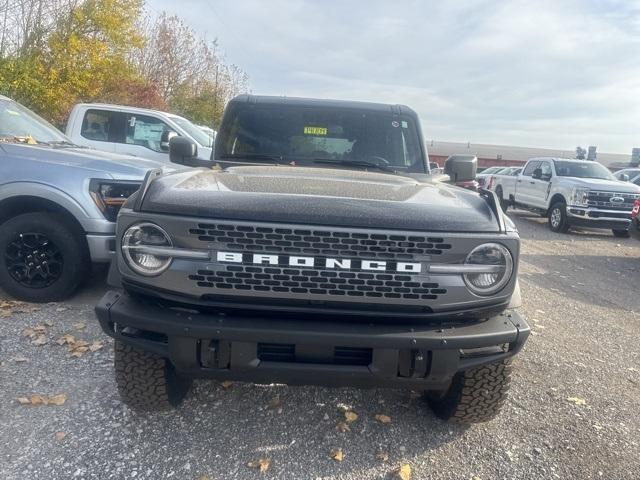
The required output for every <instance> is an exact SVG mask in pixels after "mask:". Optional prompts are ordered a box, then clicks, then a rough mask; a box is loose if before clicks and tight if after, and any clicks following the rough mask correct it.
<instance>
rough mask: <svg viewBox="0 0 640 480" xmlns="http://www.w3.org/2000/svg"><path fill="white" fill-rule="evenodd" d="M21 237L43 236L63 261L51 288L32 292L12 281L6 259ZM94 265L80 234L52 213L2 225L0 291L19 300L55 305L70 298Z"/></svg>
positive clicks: (25, 215) (62, 218) (44, 213)
mask: <svg viewBox="0 0 640 480" xmlns="http://www.w3.org/2000/svg"><path fill="white" fill-rule="evenodd" d="M21 233H32V234H38V235H42V236H43V237H46V238H47V239H49V240H50V241H51V242H52V244H53V245H55V247H56V249H57V250H58V251H59V252H60V255H61V257H62V271H61V273H60V274H59V277H58V278H57V279H56V280H55V281H54V282H53V283H52V284H50V285H47V286H42V287H39V288H33V287H31V286H26V285H23V284H21V283H19V282H18V281H16V279H15V278H13V277H12V276H11V274H10V272H9V267H8V264H7V262H8V260H7V258H6V257H5V255H6V252H7V249H8V248H9V245H10V244H11V243H13V242H14V241H15V239H16V236H18V235H20V234H21ZM90 266H91V261H90V258H89V250H88V247H87V244H86V241H85V240H84V238H83V237H82V234H81V232H78V231H77V229H75V228H74V227H73V225H71V224H70V223H69V222H68V221H67V220H66V219H65V218H64V217H63V216H61V215H58V214H55V213H51V212H33V213H25V214H22V215H18V216H16V217H13V218H11V219H9V220H7V221H6V222H4V223H2V224H0V288H2V289H3V290H5V291H6V292H7V293H8V294H9V295H11V296H12V297H14V298H17V299H18V300H24V301H27V302H36V303H43V302H56V301H60V300H64V299H66V298H68V297H70V296H71V295H72V294H73V293H74V292H75V291H76V290H77V288H78V286H79V285H80V284H81V283H82V281H83V280H85V279H86V277H87V275H88V274H89V272H90Z"/></svg>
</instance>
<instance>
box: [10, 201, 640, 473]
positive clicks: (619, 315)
mask: <svg viewBox="0 0 640 480" xmlns="http://www.w3.org/2000/svg"><path fill="white" fill-rule="evenodd" d="M511 216H512V218H513V219H514V220H515V222H516V223H517V225H518V228H519V229H520V232H521V235H522V238H523V256H522V262H521V270H520V283H521V287H522V296H523V300H524V307H523V309H522V311H523V313H524V315H525V317H526V318H527V320H528V321H529V323H530V324H531V326H532V330H533V335H532V336H531V337H530V340H529V342H528V343H527V345H526V347H525V349H524V351H523V352H522V353H521V355H520V356H519V357H518V358H517V359H516V362H515V364H516V368H515V375H514V378H513V387H512V390H511V396H510V399H509V401H508V403H507V404H506V405H505V408H504V410H503V413H502V414H501V415H500V416H499V417H498V418H497V419H496V420H494V421H492V422H490V423H488V424H483V425H477V426H473V427H471V428H467V429H464V428H460V427H456V426H452V425H449V424H446V423H443V422H441V421H440V420H438V419H436V418H435V417H434V416H433V414H432V413H431V412H430V410H429V409H428V408H427V407H426V406H425V405H424V404H423V403H422V401H421V400H420V399H419V398H414V396H412V395H410V394H408V393H407V392H399V391H394V390H388V391H387V390H370V391H359V390H349V389H344V390H339V389H327V388H316V387H286V386H256V385H250V384H233V385H231V386H229V387H227V388H225V387H223V386H222V385H220V384H217V383H214V382H197V383H196V385H195V389H194V391H193V393H192V394H191V395H190V396H189V397H188V399H187V400H186V401H185V403H184V405H183V406H182V407H181V408H179V409H178V410H176V411H173V412H169V413H163V414H154V415H140V414H135V413H133V412H131V411H129V410H128V409H127V408H126V407H125V406H124V405H123V404H122V403H121V402H120V400H119V398H118V394H117V392H116V388H115V384H114V380H113V375H112V366H111V363H112V342H111V341H110V340H109V339H108V338H106V337H105V336H104V335H102V333H101V331H100V329H99V327H98V325H97V322H96V321H95V319H94V315H93V310H92V308H93V303H95V301H96V300H97V298H99V296H100V294H101V293H102V292H103V291H104V290H105V288H106V287H105V286H104V285H103V284H102V278H101V277H98V278H96V279H94V281H93V284H92V285H91V286H90V287H89V288H88V289H87V290H85V292H83V293H82V294H81V295H80V296H79V297H77V298H76V299H74V300H73V301H71V302H67V303H64V304H48V305H39V306H32V305H22V306H19V307H5V308H4V309H2V308H0V362H1V365H0V385H1V390H0V392H1V393H0V395H1V398H0V439H1V441H0V478H2V479H6V480H11V479H25V478H29V479H40V478H42V479H57V478H101V479H102V478H116V479H123V478H145V479H147V478H148V479H160V478H176V479H210V480H213V479H231V478H234V479H235V478H238V479H245V478H246V479H253V478H284V479H307V478H309V479H316V478H322V479H365V478H366V479H369V478H389V472H391V471H392V470H393V469H394V468H395V467H397V466H398V465H400V464H408V465H410V466H411V469H412V472H413V474H412V478H414V479H427V478H444V479H483V480H485V479H496V478H528V479H534V478H545V479H546V478H581V479H587V478H607V479H608V478H611V479H636V478H638V470H639V467H640V460H639V459H640V343H639V342H638V338H639V337H638V328H639V327H640V295H639V294H638V288H637V287H638V280H639V279H640V242H638V241H637V240H634V239H624V240H621V239H615V238H613V237H612V236H611V234H610V232H606V231H605V232H597V231H586V230H585V231H577V232H573V233H571V234H568V235H560V234H553V233H552V232H550V231H549V229H548V227H547V225H546V221H545V220H544V219H541V218H539V217H536V216H534V215H532V214H529V213H525V212H519V211H516V212H514V213H512V214H511ZM0 298H2V297H1V294H0ZM0 305H2V300H0ZM36 325H44V326H45V327H46V328H45V329H44V331H35V332H33V335H32V338H29V337H25V336H24V335H23V332H24V331H25V329H28V328H31V327H34V326H36ZM85 325H86V326H85ZM64 334H71V335H73V337H74V341H73V342H71V341H69V342H68V344H67V345H58V343H56V339H58V338H59V337H61V336H62V335H64ZM40 336H42V337H43V338H44V340H46V343H45V344H43V345H37V344H38V343H43V342H44V340H42V339H41V340H38V339H39V338H40ZM78 339H81V340H85V341H87V342H89V345H88V346H91V345H93V349H96V350H95V351H91V349H90V350H88V351H86V352H82V351H81V350H82V348H78V347H82V346H83V344H82V343H77V340H78ZM94 340H98V341H102V342H103V343H104V347H103V348H100V345H101V344H100V343H95V344H94V343H93V342H94ZM72 348H76V350H74V351H76V352H77V353H78V355H79V357H78V358H76V357H72V356H70V353H69V349H72ZM33 394H40V395H44V396H53V395H57V394H64V395H66V401H65V403H64V404H63V405H46V406H45V405H39V406H31V405H21V404H20V403H19V402H18V401H17V400H16V399H18V398H20V397H30V396H31V395H33ZM340 404H345V405H349V406H351V407H352V408H353V411H355V412H356V413H357V414H358V419H357V420H356V421H354V422H353V423H351V425H350V428H351V430H350V431H348V432H339V431H338V430H336V424H337V423H338V422H339V421H340V420H342V419H343V416H342V414H341V413H340V412H339V411H338V406H339V405H340ZM376 414H384V415H387V416H389V417H390V418H391V422H390V423H387V424H382V423H380V422H377V421H376V420H375V419H374V416H375V415H376ZM336 448H341V449H342V452H343V454H344V459H343V460H342V461H341V462H337V461H335V460H333V459H331V458H330V456H329V452H330V451H331V450H332V449H336ZM379 452H384V453H386V454H387V455H388V459H387V460H386V461H383V460H382V459H380V458H377V457H376V454H377V453H379ZM378 456H379V457H384V455H378ZM262 457H264V458H268V459H270V460H271V464H270V466H269V468H268V470H267V471H266V472H265V473H259V472H258V471H257V470H252V469H250V468H248V467H247V465H246V464H247V462H250V461H253V460H256V459H258V458H262Z"/></svg>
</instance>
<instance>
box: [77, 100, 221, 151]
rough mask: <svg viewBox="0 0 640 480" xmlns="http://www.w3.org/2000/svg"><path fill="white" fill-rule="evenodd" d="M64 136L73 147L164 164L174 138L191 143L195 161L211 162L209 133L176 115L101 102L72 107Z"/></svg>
mask: <svg viewBox="0 0 640 480" xmlns="http://www.w3.org/2000/svg"><path fill="white" fill-rule="evenodd" d="M66 134H67V136H68V137H69V138H71V140H72V141H73V142H74V143H75V144H76V145H83V146H86V147H91V148H95V149H96V150H102V151H105V152H113V153H120V154H125V155H133V156H136V157H141V158H147V159H149V160H156V161H160V162H166V163H168V162H169V140H171V138H172V137H173V136H176V135H178V136H182V137H185V138H188V139H189V140H191V141H193V142H194V144H195V145H196V147H197V149H198V154H197V156H196V159H199V160H202V161H203V162H206V161H209V160H210V159H211V155H212V152H213V143H214V139H213V137H212V136H211V135H210V134H209V133H207V132H205V131H204V130H202V129H201V128H200V127H198V126H196V125H194V124H193V123H191V122H190V121H189V120H187V119H186V118H184V117H180V116H179V115H174V114H172V113H167V112H161V111H158V110H149V109H146V108H135V107H125V106H120V105H109V104H101V103H80V104H78V105H76V106H75V107H73V110H72V111H71V114H70V115H69V120H68V121H67V128H66Z"/></svg>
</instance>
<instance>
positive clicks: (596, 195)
mask: <svg viewBox="0 0 640 480" xmlns="http://www.w3.org/2000/svg"><path fill="white" fill-rule="evenodd" d="M615 197H619V198H622V199H623V201H622V202H615V203H614V202H611V199H612V198H615ZM638 198H640V195H638V194H637V193H616V192H599V191H593V190H592V191H589V194H588V195H587V203H588V205H589V206H590V207H595V208H602V209H603V210H618V211H621V212H631V210H632V209H633V203H634V202H635V201H636V200H637V199H638Z"/></svg>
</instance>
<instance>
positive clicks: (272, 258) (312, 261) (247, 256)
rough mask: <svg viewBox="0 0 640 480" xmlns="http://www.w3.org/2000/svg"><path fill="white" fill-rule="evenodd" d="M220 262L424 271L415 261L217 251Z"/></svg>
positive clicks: (380, 270) (381, 270) (383, 270)
mask: <svg viewBox="0 0 640 480" xmlns="http://www.w3.org/2000/svg"><path fill="white" fill-rule="evenodd" d="M216 259H217V260H218V262H226V263H241V264H253V265H279V266H283V265H288V266H290V267H311V268H313V267H316V268H335V269H339V270H368V271H379V272H406V273H420V272H422V264H420V263H413V262H387V261H383V260H356V259H353V260H352V259H349V258H328V257H327V258H317V257H300V256H288V255H267V254H260V253H254V254H251V253H244V254H243V253H236V252H217V254H216Z"/></svg>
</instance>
